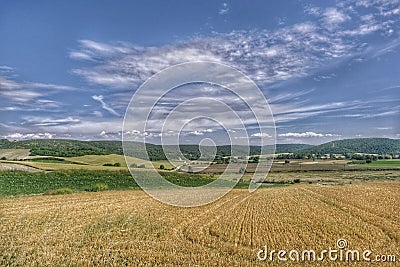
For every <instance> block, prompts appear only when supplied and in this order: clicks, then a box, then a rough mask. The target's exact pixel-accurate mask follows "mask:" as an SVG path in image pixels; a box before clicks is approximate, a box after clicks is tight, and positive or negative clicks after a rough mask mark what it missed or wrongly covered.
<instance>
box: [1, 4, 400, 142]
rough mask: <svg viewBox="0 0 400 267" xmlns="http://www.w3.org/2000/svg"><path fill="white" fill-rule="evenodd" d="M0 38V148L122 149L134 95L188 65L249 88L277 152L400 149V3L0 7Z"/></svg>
mask: <svg viewBox="0 0 400 267" xmlns="http://www.w3.org/2000/svg"><path fill="white" fill-rule="evenodd" d="M0 36H1V42H0V97H1V98H0V116H1V120H0V137H1V138H8V139H27V138H28V139H29V138H74V139H82V140H94V139H117V140H118V139H120V138H121V130H122V121H123V116H124V113H125V110H126V107H127V105H128V102H129V100H130V98H131V97H132V95H133V93H134V92H135V90H136V89H137V88H138V86H139V85H140V84H141V83H142V82H143V81H145V80H146V79H148V78H149V77H150V76H151V75H153V74H154V73H157V72H158V71H160V70H162V69H164V68H166V67H169V66H171V65H174V64H178V63H182V62H188V61H196V60H206V61H213V62H220V63H224V64H228V65H231V66H233V67H235V68H238V69H240V70H242V71H243V72H244V73H245V74H246V75H248V76H249V77H250V78H251V79H253V80H254V81H255V82H256V83H257V85H258V86H259V88H260V89H261V90H262V92H263V93H264V95H265V97H266V98H267V99H268V101H269V104H270V106H271V109H272V112H273V114H274V119H275V123H276V127H277V139H278V142H279V143H311V144H318V143H323V142H327V141H330V140H333V139H343V138H354V137H390V138H400V123H399V113H400V94H399V89H400V75H399V73H400V72H399V69H400V2H399V1H395V0H371V1H366V0H360V1H356V0H349V1H251V2H250V3H249V2H245V1H172V3H166V2H165V1H64V2H61V1H1V2H0ZM193 88H194V87H193ZM193 88H192V87H188V88H187V90H189V91H188V92H187V93H189V94H190V93H191V94H190V95H192V96H196V95H199V94H201V92H202V91H201V90H196V89H193ZM190 90H191V91H190ZM188 131H189V132H188V138H187V139H186V141H185V142H192V141H193V142H194V141H195V138H204V137H208V136H210V137H211V136H212V134H213V130H212V129H208V128H207V129H205V130H204V129H203V130H201V129H200V130H199V129H195V128H192V129H188ZM190 133H192V135H191V134H190ZM138 134H139V135H140V134H143V133H138ZM190 136H192V137H193V139H190V138H189V137H190ZM150 137H151V136H150ZM149 141H151V139H149Z"/></svg>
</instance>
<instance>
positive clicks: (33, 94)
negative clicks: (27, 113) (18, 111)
mask: <svg viewBox="0 0 400 267" xmlns="http://www.w3.org/2000/svg"><path fill="white" fill-rule="evenodd" d="M38 89H51V90H53V91H65V90H75V88H73V87H70V86H64V85H57V84H51V83H37V82H18V81H15V80H14V78H10V77H6V76H0V96H1V97H4V98H7V99H10V100H11V101H13V102H17V103H27V102H31V101H33V100H36V99H38V98H40V97H42V96H43V95H44V93H43V90H38ZM46 93H47V95H48V94H49V93H51V92H46Z"/></svg>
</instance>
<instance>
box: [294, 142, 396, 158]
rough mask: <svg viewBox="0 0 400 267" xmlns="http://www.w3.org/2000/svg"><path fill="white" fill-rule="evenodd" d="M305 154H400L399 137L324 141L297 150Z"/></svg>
mask: <svg viewBox="0 0 400 267" xmlns="http://www.w3.org/2000/svg"><path fill="white" fill-rule="evenodd" d="M298 152H299V153H307V154H352V153H364V154H380V155H386V154H389V155H398V154H400V139H389V138H357V139H344V140H336V141H332V142H328V143H324V144H321V145H318V146H314V147H311V148H307V149H302V150H300V151H298Z"/></svg>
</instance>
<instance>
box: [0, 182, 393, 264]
mask: <svg viewBox="0 0 400 267" xmlns="http://www.w3.org/2000/svg"><path fill="white" fill-rule="evenodd" d="M399 203H400V183H396V182H380V183H364V184H357V185H346V186H315V185H295V186H290V187H281V188H269V189H261V190H258V191H256V192H254V193H252V194H249V193H248V192H247V190H243V189H240V190H239V189H237V190H233V191H232V192H231V193H229V194H228V195H226V196H225V197H223V198H221V199H220V200H218V201H216V202H214V203H212V204H209V205H206V206H202V207H197V208H178V207H172V206H168V205H165V204H162V203H160V202H157V201H155V200H153V199H152V198H150V197H148V196H147V195H146V194H145V193H144V192H142V191H140V190H130V191H108V192H100V193H76V194H72V195H63V196H21V197H9V198H2V199H0V239H1V243H0V255H1V258H0V265H1V266H21V265H22V266H157V265H158V266H288V265H289V266H291V265H295V266H320V265H325V266H332V265H334V266H335V265H340V266H348V263H346V262H342V263H338V262H323V263H321V262H314V263H313V262H300V263H293V262H291V261H288V262H286V263H285V262H279V261H277V260H274V261H273V262H270V261H268V260H266V261H259V260H258V259H257V252H258V251H259V250H260V249H262V248H263V247H264V246H268V248H269V249H276V250H279V249H283V250H287V251H290V250H292V249H296V250H299V251H301V250H304V249H314V250H316V251H320V250H323V249H329V247H332V248H335V246H336V240H338V239H339V238H345V239H346V240H347V241H348V247H349V249H359V250H364V249H371V250H372V252H373V254H372V255H375V254H377V253H379V254H390V255H391V254H395V255H397V257H398V258H399V257H400V212H399V208H398V206H399ZM275 259H276V258H275ZM397 260H398V262H397V263H399V259H397ZM355 265H356V266H365V265H366V262H358V263H357V262H356V263H355ZM373 265H374V266H380V265H381V264H379V265H377V264H373ZM392 265H394V263H387V264H386V266H392Z"/></svg>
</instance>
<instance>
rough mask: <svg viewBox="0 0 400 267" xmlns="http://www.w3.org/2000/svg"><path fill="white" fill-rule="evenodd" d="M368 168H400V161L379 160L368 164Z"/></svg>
mask: <svg viewBox="0 0 400 267" xmlns="http://www.w3.org/2000/svg"><path fill="white" fill-rule="evenodd" d="M368 166H377V167H380V166H382V167H383V166H387V167H400V160H395V159H394V160H378V161H373V162H371V163H369V164H368Z"/></svg>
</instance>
